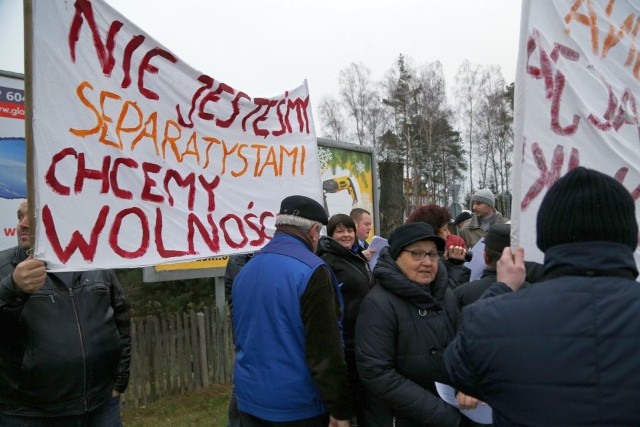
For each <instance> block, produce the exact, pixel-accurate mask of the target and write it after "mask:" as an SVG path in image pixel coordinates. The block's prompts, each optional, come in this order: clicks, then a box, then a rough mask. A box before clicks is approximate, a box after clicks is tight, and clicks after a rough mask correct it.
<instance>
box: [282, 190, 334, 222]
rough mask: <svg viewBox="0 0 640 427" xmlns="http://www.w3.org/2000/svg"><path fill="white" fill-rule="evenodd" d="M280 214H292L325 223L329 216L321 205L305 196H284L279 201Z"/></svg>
mask: <svg viewBox="0 0 640 427" xmlns="http://www.w3.org/2000/svg"><path fill="white" fill-rule="evenodd" d="M280 214H283V215H293V216H299V217H302V218H306V219H310V220H312V221H317V222H320V223H322V224H324V225H327V223H328V222H329V217H328V216H327V211H326V210H325V209H324V208H323V207H322V205H321V204H320V203H318V202H316V201H315V200H313V199H311V198H309V197H307V196H289V197H285V198H284V199H283V200H282V203H280Z"/></svg>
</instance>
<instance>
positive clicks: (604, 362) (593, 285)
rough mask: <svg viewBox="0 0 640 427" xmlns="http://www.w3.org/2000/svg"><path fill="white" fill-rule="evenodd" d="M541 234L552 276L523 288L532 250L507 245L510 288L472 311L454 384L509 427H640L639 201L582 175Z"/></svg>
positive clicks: (560, 197) (571, 176)
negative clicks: (636, 258)
mask: <svg viewBox="0 0 640 427" xmlns="http://www.w3.org/2000/svg"><path fill="white" fill-rule="evenodd" d="M536 226H537V245H538V247H539V248H540V249H541V250H542V251H543V252H544V253H545V259H544V269H545V280H543V281H542V282H539V283H537V284H535V285H533V286H530V287H527V288H522V289H520V287H521V286H522V283H523V282H524V279H525V265H524V261H523V259H524V250H523V249H522V248H518V249H517V250H516V253H515V256H513V257H512V255H511V250H510V248H505V250H504V252H503V255H502V258H501V259H500V261H498V277H497V278H498V283H496V284H494V285H492V286H491V287H490V288H489V290H488V291H487V293H485V294H484V295H483V297H482V299H480V300H478V301H476V302H475V303H474V304H471V305H469V306H468V307H466V308H465V311H464V320H463V324H462V327H461V329H460V330H459V332H458V334H457V336H456V338H455V339H454V341H453V342H452V343H451V344H450V345H449V347H448V348H447V350H446V351H445V353H444V363H445V368H446V371H447V374H448V375H449V378H450V380H451V382H452V384H453V386H454V387H456V388H458V389H460V390H462V391H464V392H465V393H467V394H470V395H472V396H475V397H477V398H479V399H481V400H482V401H485V402H487V404H489V405H491V407H492V408H493V417H494V424H495V425H497V426H501V425H509V426H513V425H537V426H570V425H571V426H574V425H594V426H595V425H598V426H604V425H634V426H637V425H640V410H639V409H638V402H639V401H640V375H638V372H640V357H639V355H640V315H639V313H640V285H639V284H638V283H637V282H636V281H635V279H636V277H637V276H638V269H637V266H636V263H635V261H634V256H633V255H634V251H635V250H636V248H637V245H638V223H637V220H636V214H635V204H634V200H633V198H632V197H631V195H630V194H629V191H628V190H627V189H626V188H625V187H624V186H623V185H622V184H620V183H619V182H618V181H616V180H615V179H613V178H611V177H609V176H607V175H604V174H602V173H600V172H597V171H594V170H590V169H586V168H583V167H578V168H575V169H573V170H572V171H570V172H568V173H567V174H566V175H565V176H564V177H563V178H561V179H559V180H558V181H557V182H556V184H555V185H554V186H552V187H551V189H550V190H549V191H548V193H547V195H546V196H545V198H544V199H543V201H542V204H541V206H540V210H539V211H538V216H537V221H536ZM491 294H492V295H493V296H491ZM499 294H502V295H499Z"/></svg>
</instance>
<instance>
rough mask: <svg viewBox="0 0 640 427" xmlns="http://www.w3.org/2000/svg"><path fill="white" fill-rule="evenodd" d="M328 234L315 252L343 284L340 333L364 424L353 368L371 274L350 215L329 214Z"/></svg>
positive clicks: (359, 417)
mask: <svg viewBox="0 0 640 427" xmlns="http://www.w3.org/2000/svg"><path fill="white" fill-rule="evenodd" d="M327 234H328V235H329V236H330V237H327V236H324V237H322V238H320V242H319V243H318V251H317V254H318V255H319V256H320V257H321V258H322V259H323V260H324V261H325V262H326V263H327V264H329V267H331V270H333V272H334V274H335V275H336V278H337V279H338V282H339V283H341V284H342V285H341V286H340V292H341V294H342V299H343V301H344V316H343V320H342V335H343V338H344V345H345V359H346V362H347V372H348V375H349V387H350V389H351V393H352V395H353V397H354V402H355V409H356V418H357V421H358V425H360V426H366V425H367V424H366V422H365V420H364V412H363V402H364V390H363V387H362V384H361V382H360V379H359V378H358V372H357V371H356V360H355V338H354V334H355V327H356V318H357V316H358V312H359V310H360V304H361V303H362V300H363V299H364V297H365V296H366V295H367V293H369V290H370V289H371V288H372V287H373V283H374V280H373V274H372V273H371V271H370V270H369V264H368V263H367V259H366V258H365V256H364V255H363V253H362V249H361V247H360V245H359V244H358V238H357V237H356V224H355V222H354V220H353V219H352V218H351V217H350V216H349V215H345V214H336V215H333V216H332V217H331V218H329V223H328V224H327Z"/></svg>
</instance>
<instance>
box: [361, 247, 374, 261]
mask: <svg viewBox="0 0 640 427" xmlns="http://www.w3.org/2000/svg"><path fill="white" fill-rule="evenodd" d="M376 252H377V251H376V250H375V249H365V250H364V251H362V255H364V256H365V258H367V261H371V256H372V255H373V254H375V253H376Z"/></svg>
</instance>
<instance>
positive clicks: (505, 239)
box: [484, 224, 511, 252]
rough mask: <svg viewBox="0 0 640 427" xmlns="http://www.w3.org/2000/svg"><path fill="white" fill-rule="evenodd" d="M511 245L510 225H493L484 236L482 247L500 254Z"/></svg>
mask: <svg viewBox="0 0 640 427" xmlns="http://www.w3.org/2000/svg"><path fill="white" fill-rule="evenodd" d="M509 245H511V225H509V224H493V225H492V226H491V227H490V228H489V231H487V235H486V236H484V246H485V247H486V248H489V249H493V250H494V251H498V252H502V251H503V250H504V248H506V247H507V246H509Z"/></svg>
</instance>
